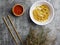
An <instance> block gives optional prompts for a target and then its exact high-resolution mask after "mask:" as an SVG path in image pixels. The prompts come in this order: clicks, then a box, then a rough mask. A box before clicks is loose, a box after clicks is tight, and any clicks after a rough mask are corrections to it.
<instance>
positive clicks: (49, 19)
mask: <svg viewBox="0 0 60 45" xmlns="http://www.w3.org/2000/svg"><path fill="white" fill-rule="evenodd" d="M42 4H45V5H47V6H48V7H49V8H50V15H49V17H48V20H47V21H46V22H38V21H36V20H35V19H34V17H33V13H32V12H33V10H34V8H35V7H36V6H40V5H42ZM53 17H54V8H53V6H52V4H50V3H49V2H47V1H37V2H35V3H34V4H33V5H32V6H31V8H30V18H31V20H32V21H33V22H34V23H35V24H37V25H46V24H49V23H50V22H51V21H52V20H53Z"/></svg>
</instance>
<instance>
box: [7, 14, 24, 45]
mask: <svg viewBox="0 0 60 45" xmlns="http://www.w3.org/2000/svg"><path fill="white" fill-rule="evenodd" d="M7 17H8V19H9V21H10V23H11V25H12V27H13V29H14V31H15V32H16V35H17V37H18V39H19V40H20V41H21V43H22V45H23V41H22V39H21V36H20V35H19V34H18V32H17V31H16V28H15V26H14V24H13V22H12V19H11V17H10V16H9V15H8V16H7Z"/></svg>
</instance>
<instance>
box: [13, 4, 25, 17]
mask: <svg viewBox="0 0 60 45" xmlns="http://www.w3.org/2000/svg"><path fill="white" fill-rule="evenodd" d="M17 5H19V6H21V7H22V8H23V12H22V13H21V14H20V15H17V14H16V13H15V12H14V8H15V6H17ZM12 13H13V14H14V15H15V16H22V15H23V13H24V6H23V5H21V4H15V5H14V6H13V7H12Z"/></svg>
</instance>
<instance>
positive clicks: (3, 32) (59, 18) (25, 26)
mask: <svg viewBox="0 0 60 45" xmlns="http://www.w3.org/2000/svg"><path fill="white" fill-rule="evenodd" d="M35 1H37V0H0V45H15V43H14V40H13V39H12V37H11V36H10V33H9V32H8V30H7V28H6V25H5V24H4V22H3V20H2V17H3V16H5V17H6V16H7V15H10V16H11V18H12V20H13V22H14V24H15V26H16V29H17V31H18V33H19V34H20V35H21V37H22V39H23V40H25V39H26V36H27V34H28V32H29V29H30V26H31V25H32V27H33V28H34V29H39V30H41V29H44V30H45V31H46V29H49V30H57V40H56V42H55V44H54V45H60V0H46V1H48V2H50V3H51V4H52V5H53V6H54V9H55V13H54V14H55V17H54V19H53V21H52V22H51V23H50V24H48V25H45V26H38V25H36V24H34V23H33V22H32V21H31V20H30V18H29V9H30V7H31V5H32V4H33V3H34V2H35ZM16 3H19V4H22V5H23V6H24V9H25V12H24V14H23V16H21V17H15V16H13V14H12V13H11V8H12V6H13V5H14V4H16ZM10 27H11V25H10Z"/></svg>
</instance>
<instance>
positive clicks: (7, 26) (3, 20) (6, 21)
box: [2, 17, 18, 45]
mask: <svg viewBox="0 0 60 45" xmlns="http://www.w3.org/2000/svg"><path fill="white" fill-rule="evenodd" d="M2 19H3V21H4V23H5V24H6V26H7V28H8V31H9V32H10V34H11V36H12V37H13V39H14V41H15V43H16V45H18V43H17V41H16V38H15V37H14V35H13V33H12V32H11V29H10V28H9V26H8V23H7V21H6V19H5V17H3V18H2Z"/></svg>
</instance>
